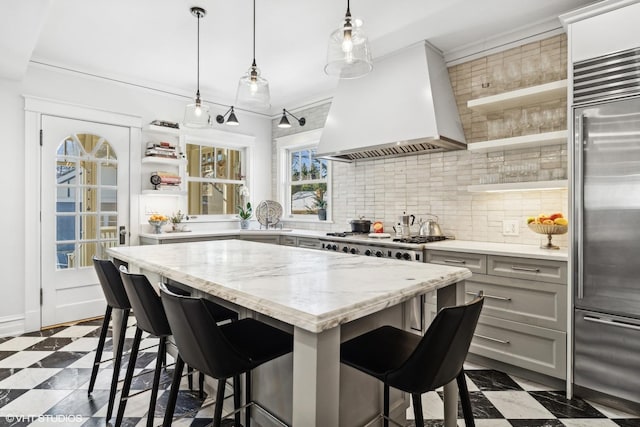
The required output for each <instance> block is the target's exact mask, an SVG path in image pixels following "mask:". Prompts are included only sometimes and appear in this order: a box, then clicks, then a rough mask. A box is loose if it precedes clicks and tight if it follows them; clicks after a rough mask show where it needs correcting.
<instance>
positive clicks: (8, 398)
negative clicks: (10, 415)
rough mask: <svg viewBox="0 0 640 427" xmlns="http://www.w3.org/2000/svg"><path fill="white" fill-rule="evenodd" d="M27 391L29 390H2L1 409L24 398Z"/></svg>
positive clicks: (0, 395) (0, 393) (0, 391)
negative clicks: (19, 398) (21, 397)
mask: <svg viewBox="0 0 640 427" xmlns="http://www.w3.org/2000/svg"><path fill="white" fill-rule="evenodd" d="M27 391H29V390H25V389H17V388H14V389H11V390H0V408H2V407H3V406H6V405H8V404H9V403H11V402H13V401H14V400H15V399H16V398H18V397H20V396H22V395H23V394H25V393H26V392H27Z"/></svg>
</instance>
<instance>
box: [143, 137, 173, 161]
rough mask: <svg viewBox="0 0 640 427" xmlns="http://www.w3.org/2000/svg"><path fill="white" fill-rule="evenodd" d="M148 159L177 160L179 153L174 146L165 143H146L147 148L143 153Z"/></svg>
mask: <svg viewBox="0 0 640 427" xmlns="http://www.w3.org/2000/svg"><path fill="white" fill-rule="evenodd" d="M144 155H145V156H149V157H164V158H169V159H177V158H179V153H178V150H177V147H176V146H175V144H172V143H170V142H166V141H160V142H154V141H151V142H147V148H146V150H145V152H144Z"/></svg>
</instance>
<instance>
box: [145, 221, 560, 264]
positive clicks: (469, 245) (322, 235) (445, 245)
mask: <svg viewBox="0 0 640 427" xmlns="http://www.w3.org/2000/svg"><path fill="white" fill-rule="evenodd" d="M236 235H283V236H296V237H310V238H318V239H322V240H330V241H333V242H339V241H344V242H352V243H363V241H364V240H366V242H367V243H370V244H378V245H382V246H397V247H405V248H406V247H410V248H411V249H416V250H421V249H434V250H443V251H456V252H470V253H480V254H486V255H502V256H513V257H523V258H535V259H549V260H556V261H567V259H568V251H567V248H560V249H559V250H549V249H542V248H540V247H539V246H537V245H522V244H515V243H491V242H475V241H470V240H445V241H441V242H432V243H426V244H422V245H412V244H406V243H397V242H393V241H392V240H393V238H388V239H370V238H369V239H367V238H366V237H365V236H347V237H335V236H327V233H326V232H324V231H313V230H301V229H285V230H264V229H263V230H255V229H254V230H239V229H237V230H219V231H193V232H183V233H182V232H178V233H161V234H152V233H141V234H140V236H142V237H146V238H149V239H158V240H166V241H170V240H174V239H175V240H179V239H184V238H188V237H206V236H211V237H216V236H236Z"/></svg>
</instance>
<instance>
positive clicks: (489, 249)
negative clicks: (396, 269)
mask: <svg viewBox="0 0 640 427" xmlns="http://www.w3.org/2000/svg"><path fill="white" fill-rule="evenodd" d="M425 247H426V249H432V250H439V251H455V252H469V253H476V254H485V255H502V256H512V257H520V258H535V259H549V260H555V261H567V259H568V253H567V249H566V248H560V249H555V250H554V249H542V248H541V247H539V246H534V245H519V244H515V243H490V242H471V241H467V240H443V241H441V242H432V243H428V244H427V245H425Z"/></svg>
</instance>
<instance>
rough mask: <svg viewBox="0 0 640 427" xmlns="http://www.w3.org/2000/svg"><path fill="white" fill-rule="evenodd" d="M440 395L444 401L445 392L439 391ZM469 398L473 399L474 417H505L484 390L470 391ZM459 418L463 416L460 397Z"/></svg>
mask: <svg viewBox="0 0 640 427" xmlns="http://www.w3.org/2000/svg"><path fill="white" fill-rule="evenodd" d="M438 395H439V396H440V399H442V401H443V402H444V393H443V392H442V391H439V392H438ZM469 399H470V400H471V413H472V414H473V418H476V419H491V418H504V417H503V416H502V414H501V413H500V411H499V410H498V409H497V408H496V407H495V406H493V403H491V402H490V401H489V399H487V398H486V396H485V395H484V394H483V393H482V392H479V391H470V392H469ZM423 411H424V408H423ZM426 414H427V413H426V412H424V415H426ZM458 418H462V404H461V403H460V399H458Z"/></svg>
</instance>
